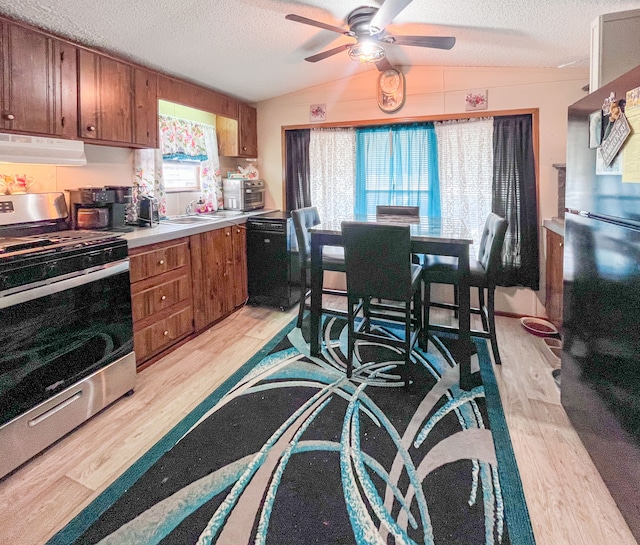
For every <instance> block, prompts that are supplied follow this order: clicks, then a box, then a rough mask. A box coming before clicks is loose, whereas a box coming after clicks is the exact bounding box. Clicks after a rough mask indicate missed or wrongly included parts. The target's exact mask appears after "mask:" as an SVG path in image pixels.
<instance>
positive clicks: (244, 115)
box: [238, 103, 258, 157]
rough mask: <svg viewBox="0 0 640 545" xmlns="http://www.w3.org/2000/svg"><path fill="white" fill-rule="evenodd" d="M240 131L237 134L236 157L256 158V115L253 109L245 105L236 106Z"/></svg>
mask: <svg viewBox="0 0 640 545" xmlns="http://www.w3.org/2000/svg"><path fill="white" fill-rule="evenodd" d="M238 113H239V122H240V131H239V134H238V156H239V157H257V156H258V127H257V124H258V115H257V111H256V109H255V108H252V107H251V106H249V105H247V104H242V103H241V104H239V105H238Z"/></svg>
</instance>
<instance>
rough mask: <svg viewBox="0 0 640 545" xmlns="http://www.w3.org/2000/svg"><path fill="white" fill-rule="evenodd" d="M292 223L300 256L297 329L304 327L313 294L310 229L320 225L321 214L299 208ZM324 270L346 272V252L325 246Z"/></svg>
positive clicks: (340, 292) (333, 292)
mask: <svg viewBox="0 0 640 545" xmlns="http://www.w3.org/2000/svg"><path fill="white" fill-rule="evenodd" d="M291 221H293V227H294V229H295V232H296V240H297V242H298V256H299V258H300V280H301V292H300V306H299V309H298V321H297V322H296V326H297V327H302V319H303V318H304V311H305V309H308V308H309V305H307V298H308V297H309V295H310V294H311V290H310V289H309V286H310V278H309V274H310V270H311V233H310V232H309V229H310V228H311V227H313V226H314V225H318V224H319V223H320V214H319V213H318V209H317V207H315V206H308V207H305V208H298V209H297V210H292V211H291ZM322 270H323V271H338V272H344V271H345V265H344V250H343V249H342V248H340V247H337V246H325V247H324V248H323V249H322ZM322 293H325V294H331V295H345V294H346V292H345V291H344V290H332V289H324V288H323V290H322Z"/></svg>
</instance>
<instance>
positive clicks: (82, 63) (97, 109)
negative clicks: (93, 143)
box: [78, 49, 133, 143]
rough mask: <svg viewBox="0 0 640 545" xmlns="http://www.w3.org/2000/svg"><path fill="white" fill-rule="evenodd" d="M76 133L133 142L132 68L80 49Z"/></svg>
mask: <svg viewBox="0 0 640 545" xmlns="http://www.w3.org/2000/svg"><path fill="white" fill-rule="evenodd" d="M78 77H79V82H78V83H79V91H80V92H79V97H78V102H79V106H80V107H79V112H80V118H79V120H78V134H79V135H80V137H81V138H82V139H84V140H106V141H109V142H122V143H130V142H133V68H132V67H131V65H129V64H126V63H123V62H119V61H116V60H114V59H112V58H110V57H106V56H104V55H100V54H98V53H93V52H91V51H86V50H84V49H81V50H80V51H79V55H78Z"/></svg>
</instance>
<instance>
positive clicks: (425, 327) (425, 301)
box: [422, 282, 431, 350]
mask: <svg viewBox="0 0 640 545" xmlns="http://www.w3.org/2000/svg"><path fill="white" fill-rule="evenodd" d="M430 303H431V284H430V283H429V282H425V283H424V296H423V297H422V335H423V337H422V342H423V343H424V349H425V350H426V349H427V345H428V342H429V308H430Z"/></svg>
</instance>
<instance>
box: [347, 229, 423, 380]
mask: <svg viewBox="0 0 640 545" xmlns="http://www.w3.org/2000/svg"><path fill="white" fill-rule="evenodd" d="M342 240H343V244H344V258H345V265H346V273H347V306H348V309H347V320H348V354H347V377H351V375H352V372H353V353H354V350H355V344H356V341H357V340H365V341H371V342H375V343H381V344H387V345H390V346H393V347H397V348H402V349H403V350H404V353H405V369H404V372H403V375H404V377H405V384H408V380H407V377H408V375H409V372H410V371H409V363H410V361H411V350H412V348H413V346H414V344H415V342H416V340H417V339H418V338H419V336H420V334H421V333H422V297H421V296H422V268H421V267H420V265H415V264H413V263H411V258H410V257H411V233H410V229H409V226H408V225H400V224H396V225H392V224H386V223H370V222H357V221H343V222H342ZM372 298H381V299H385V300H389V301H394V302H397V303H399V304H400V305H401V306H400V307H399V308H400V309H401V312H400V313H399V314H398V313H396V312H376V311H375V310H374V308H373V305H372V304H371V299H372ZM360 311H362V320H360V321H359V322H358V324H356V317H357V316H358V314H359V313H360ZM376 319H380V320H390V321H399V322H401V323H402V324H403V325H404V338H403V339H399V338H392V337H389V336H388V335H383V334H381V333H379V332H376V328H375V327H373V328H372V321H374V320H376Z"/></svg>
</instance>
